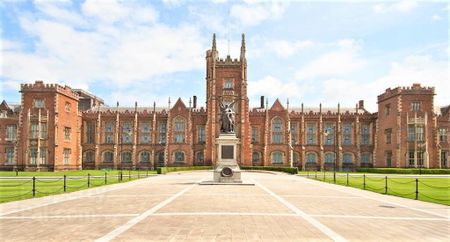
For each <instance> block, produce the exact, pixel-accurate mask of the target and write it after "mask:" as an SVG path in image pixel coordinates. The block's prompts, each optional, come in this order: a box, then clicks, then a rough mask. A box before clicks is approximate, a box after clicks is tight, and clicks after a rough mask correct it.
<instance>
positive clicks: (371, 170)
mask: <svg viewBox="0 0 450 242" xmlns="http://www.w3.org/2000/svg"><path fill="white" fill-rule="evenodd" d="M356 172H366V173H386V174H391V173H397V174H420V173H422V174H450V169H427V168H423V169H418V168H356Z"/></svg>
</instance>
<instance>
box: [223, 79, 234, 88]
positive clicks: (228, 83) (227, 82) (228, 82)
mask: <svg viewBox="0 0 450 242" xmlns="http://www.w3.org/2000/svg"><path fill="white" fill-rule="evenodd" d="M233 88H234V83H233V80H231V79H226V80H225V82H224V84H223V89H233Z"/></svg>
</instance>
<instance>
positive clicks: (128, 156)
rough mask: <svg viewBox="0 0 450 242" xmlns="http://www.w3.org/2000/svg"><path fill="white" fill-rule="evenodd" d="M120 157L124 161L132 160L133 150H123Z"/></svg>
mask: <svg viewBox="0 0 450 242" xmlns="http://www.w3.org/2000/svg"><path fill="white" fill-rule="evenodd" d="M120 157H121V160H122V162H131V152H129V151H123V152H122V154H121V156H120Z"/></svg>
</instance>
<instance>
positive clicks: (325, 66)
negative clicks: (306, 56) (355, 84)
mask: <svg viewBox="0 0 450 242" xmlns="http://www.w3.org/2000/svg"><path fill="white" fill-rule="evenodd" d="M335 45H336V46H337V47H338V49H337V50H333V51H331V52H329V53H326V54H323V55H321V56H319V57H318V58H317V59H315V60H312V61H311V62H309V63H307V64H306V65H303V67H302V68H301V69H300V70H298V71H297V72H296V73H295V78H296V79H299V80H305V79H315V78H319V77H333V78H336V77H338V76H343V75H347V74H350V73H352V72H355V71H358V70H361V69H363V68H364V67H365V66H366V65H367V60H365V59H364V58H362V57H361V56H360V55H359V50H360V49H361V47H360V45H359V44H358V43H357V42H356V41H354V40H340V41H338V42H337V43H336V44H335Z"/></svg>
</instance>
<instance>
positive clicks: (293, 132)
mask: <svg viewBox="0 0 450 242" xmlns="http://www.w3.org/2000/svg"><path fill="white" fill-rule="evenodd" d="M290 128H291V143H292V144H293V145H295V144H298V122H291V127H290Z"/></svg>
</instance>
